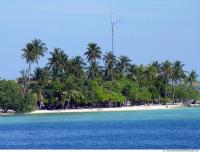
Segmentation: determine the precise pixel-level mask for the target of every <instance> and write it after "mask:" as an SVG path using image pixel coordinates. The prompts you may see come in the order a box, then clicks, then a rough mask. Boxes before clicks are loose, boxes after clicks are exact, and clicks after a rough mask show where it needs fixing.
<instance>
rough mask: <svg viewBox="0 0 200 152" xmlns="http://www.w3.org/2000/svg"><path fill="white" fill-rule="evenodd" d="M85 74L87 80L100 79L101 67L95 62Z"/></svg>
mask: <svg viewBox="0 0 200 152" xmlns="http://www.w3.org/2000/svg"><path fill="white" fill-rule="evenodd" d="M86 72H87V76H88V78H89V79H91V80H94V79H96V78H100V77H101V67H100V66H99V64H98V63H97V62H92V63H91V64H90V66H89V67H88V69H87V71H86Z"/></svg>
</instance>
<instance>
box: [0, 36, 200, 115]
mask: <svg viewBox="0 0 200 152" xmlns="http://www.w3.org/2000/svg"><path fill="white" fill-rule="evenodd" d="M47 51H48V48H47V47H46V44H45V43H44V42H42V41H41V40H40V39H34V40H32V41H31V42H28V43H27V44H26V45H25V46H24V48H23V49H22V50H21V54H22V58H23V59H24V60H25V61H26V63H27V65H28V69H23V70H22V71H20V73H21V76H20V77H19V78H18V79H17V80H5V79H1V80H0V110H1V112H2V113H7V112H9V111H13V112H16V113H25V112H32V111H35V110H39V111H41V110H46V111H55V110H65V109H95V108H97V109H98V108H106V109H108V108H113V107H115V108H116V109H117V108H118V109H119V107H127V106H138V105H150V104H153V105H157V106H158V105H167V104H172V105H177V104H179V105H190V104H198V101H199V100H200V91H199V88H198V87H199V82H198V81H197V79H198V75H197V73H196V71H195V70H192V71H190V72H188V71H185V70H184V64H183V63H182V62H181V61H174V62H170V61H168V60H166V61H163V62H162V63H159V62H158V61H153V62H152V63H150V64H148V65H136V64H133V63H132V60H131V59H130V58H129V57H127V56H125V55H121V56H119V57H117V56H116V55H115V54H114V52H112V51H109V52H106V53H102V50H101V48H100V46H98V44H96V43H89V44H88V46H87V51H86V52H85V53H84V57H86V61H85V60H84V58H83V57H81V56H75V57H73V58H71V57H70V56H69V55H68V54H66V53H65V51H64V50H62V49H61V48H54V49H53V50H52V51H50V58H48V63H47V64H46V66H44V67H39V66H38V62H39V59H40V58H41V57H44V56H45V54H46V53H47ZM81 55H82V54H81ZM33 64H35V65H36V68H35V69H33V70H32V66H33ZM32 71H33V72H32ZM188 103H189V104H188ZM145 108H146V107H145ZM162 108H163V107H162V106H161V107H160V109H162ZM139 109H140V108H139ZM142 109H144V108H142ZM155 109H156V108H155ZM123 110H124V109H123ZM125 110H126V109H125ZM129 110H131V109H130V108H129ZM82 111H84V110H82Z"/></svg>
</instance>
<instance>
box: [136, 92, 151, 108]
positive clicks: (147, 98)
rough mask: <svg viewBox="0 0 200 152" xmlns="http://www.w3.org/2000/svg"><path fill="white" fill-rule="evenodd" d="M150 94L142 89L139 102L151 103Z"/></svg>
mask: <svg viewBox="0 0 200 152" xmlns="http://www.w3.org/2000/svg"><path fill="white" fill-rule="evenodd" d="M151 96H152V95H151V93H150V92H149V91H148V90H147V89H142V90H141V91H140V93H139V98H138V100H139V101H144V102H146V103H147V104H149V102H150V101H151Z"/></svg>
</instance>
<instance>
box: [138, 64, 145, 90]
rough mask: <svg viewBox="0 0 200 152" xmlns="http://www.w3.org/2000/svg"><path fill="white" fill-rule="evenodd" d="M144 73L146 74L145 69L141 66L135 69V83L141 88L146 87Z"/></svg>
mask: <svg viewBox="0 0 200 152" xmlns="http://www.w3.org/2000/svg"><path fill="white" fill-rule="evenodd" d="M145 72H146V67H145V66H144V65H143V64H142V65H139V66H138V68H137V73H136V75H137V81H138V84H139V85H140V86H141V87H143V86H145V85H146V81H147V80H146V76H145Z"/></svg>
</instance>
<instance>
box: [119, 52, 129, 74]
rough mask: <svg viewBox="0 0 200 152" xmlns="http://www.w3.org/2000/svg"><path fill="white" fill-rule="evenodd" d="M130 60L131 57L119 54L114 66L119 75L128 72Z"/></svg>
mask: <svg viewBox="0 0 200 152" xmlns="http://www.w3.org/2000/svg"><path fill="white" fill-rule="evenodd" d="M130 62H131V59H129V57H127V56H124V55H121V56H120V57H119V60H118V63H117V66H116V68H117V70H118V72H119V73H120V75H121V76H126V75H127V74H128V69H129V67H130V66H131V64H130Z"/></svg>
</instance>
